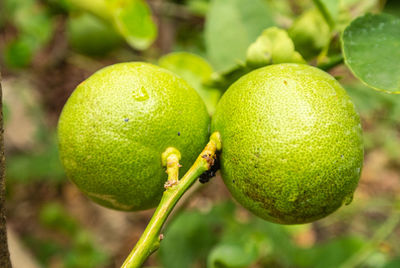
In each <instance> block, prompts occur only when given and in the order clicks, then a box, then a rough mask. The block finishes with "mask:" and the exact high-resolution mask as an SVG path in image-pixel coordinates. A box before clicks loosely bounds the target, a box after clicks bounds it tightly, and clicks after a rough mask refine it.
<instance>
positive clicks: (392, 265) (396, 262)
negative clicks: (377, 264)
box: [383, 257, 400, 268]
mask: <svg viewBox="0 0 400 268" xmlns="http://www.w3.org/2000/svg"><path fill="white" fill-rule="evenodd" d="M397 267H400V258H399V257H397V258H395V259H393V260H391V261H390V262H388V263H386V264H385V266H383V268H397Z"/></svg>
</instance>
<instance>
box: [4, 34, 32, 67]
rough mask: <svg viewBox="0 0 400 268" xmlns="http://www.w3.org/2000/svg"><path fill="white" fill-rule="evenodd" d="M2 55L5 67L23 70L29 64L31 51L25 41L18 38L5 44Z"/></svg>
mask: <svg viewBox="0 0 400 268" xmlns="http://www.w3.org/2000/svg"><path fill="white" fill-rule="evenodd" d="M3 54H4V63H5V64H6V65H7V67H9V68H23V67H26V66H28V65H29V63H30V62H31V59H32V54H33V51H32V47H31V46H30V42H29V41H28V40H27V39H24V38H18V39H16V40H13V41H11V42H9V43H8V44H6V47H5V49H4V51H3Z"/></svg>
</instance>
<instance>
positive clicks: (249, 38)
mask: <svg viewBox="0 0 400 268" xmlns="http://www.w3.org/2000/svg"><path fill="white" fill-rule="evenodd" d="M273 24H274V23H273V20H272V18H271V13H270V11H269V9H268V6H267V4H266V1H262V0H252V1H251V4H249V1H247V0H213V1H212V2H211V6H210V9H209V12H208V14H207V18H206V25H205V41H206V48H207V54H208V58H209V60H210V61H211V63H212V64H213V66H214V67H215V68H216V69H217V71H221V70H227V69H230V68H232V67H233V66H234V65H236V64H237V63H238V62H240V61H241V62H243V61H244V60H245V58H246V50H247V47H248V46H249V45H250V44H251V43H252V42H254V41H255V40H256V38H257V37H258V36H259V35H260V34H261V32H262V30H263V29H265V28H268V27H270V26H272V25H273Z"/></svg>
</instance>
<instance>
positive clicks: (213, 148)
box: [121, 132, 221, 268]
mask: <svg viewBox="0 0 400 268" xmlns="http://www.w3.org/2000/svg"><path fill="white" fill-rule="evenodd" d="M167 150H168V149H167ZM218 150H221V140H220V134H219V133H218V132H215V133H213V134H212V135H211V137H210V141H209V142H208V144H207V145H206V147H205V148H204V149H203V151H202V152H201V153H200V155H199V156H198V157H197V159H196V161H195V162H194V164H193V166H192V167H191V168H190V169H189V170H188V172H187V173H186V174H185V175H184V176H183V177H182V179H181V180H179V181H176V182H174V183H172V181H171V179H172V180H173V179H174V177H177V168H179V162H178V160H179V158H180V156H179V157H178V155H177V153H173V152H172V153H170V154H169V156H167V173H168V181H167V183H166V184H165V188H166V190H165V191H164V193H163V196H162V198H161V201H160V203H159V205H158V207H157V209H156V211H155V212H154V214H153V217H152V218H151V220H150V222H149V224H148V225H147V227H146V229H145V231H144V232H143V234H142V236H141V237H140V239H139V241H138V242H137V244H136V245H135V247H134V248H133V250H132V251H131V253H130V254H129V256H128V257H127V258H126V260H125V262H124V263H123V264H122V266H121V267H122V268H137V267H141V265H142V264H143V263H144V262H145V261H146V259H147V258H148V257H149V256H150V255H151V254H152V253H153V252H154V251H156V250H157V249H158V248H159V246H160V242H161V240H162V239H163V235H162V234H161V233H160V230H161V228H162V226H163V225H164V222H165V220H166V219H167V217H168V215H169V214H170V213H171V211H172V209H173V208H174V206H175V204H176V203H177V202H178V200H179V199H180V198H181V196H182V195H183V194H184V193H185V192H186V190H187V189H189V187H190V186H191V185H192V184H193V183H194V182H195V181H196V179H197V178H198V177H199V176H200V175H201V174H202V173H203V172H204V171H206V170H209V169H210V167H211V166H212V165H213V163H214V159H215V157H216V152H217V151H218ZM163 158H164V159H165V157H164V156H163ZM168 161H169V163H168ZM168 164H170V167H169V168H168Z"/></svg>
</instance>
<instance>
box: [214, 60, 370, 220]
mask: <svg viewBox="0 0 400 268" xmlns="http://www.w3.org/2000/svg"><path fill="white" fill-rule="evenodd" d="M211 128H212V131H219V132H220V134H221V141H222V152H221V174H222V177H223V180H224V182H225V184H226V185H227V187H228V189H229V190H230V192H231V194H232V195H233V197H234V198H235V199H236V200H237V201H238V202H239V203H240V204H242V205H243V206H244V207H245V208H247V209H249V210H250V211H252V212H253V213H254V214H256V215H258V216H259V217H261V218H264V219H266V220H269V221H272V222H276V223H282V224H298V223H306V222H311V221H314V220H317V219H320V218H322V217H324V216H326V215H328V214H330V213H332V212H333V211H335V210H336V209H338V208H339V207H340V206H341V205H342V204H343V203H345V204H348V203H350V202H351V200H352V197H353V193H354V191H355V189H356V187H357V184H358V180H359V178H360V172H361V168H362V162H363V151H364V149H363V142H362V130H361V124H360V118H359V116H358V114H357V112H356V111H355V108H354V105H353V103H352V101H351V100H350V98H349V97H348V95H347V94H346V92H345V90H344V89H343V88H342V87H341V86H340V84H339V83H338V82H337V81H336V80H335V79H334V78H333V77H332V76H330V75H329V74H327V73H325V72H323V71H321V70H319V69H317V68H315V67H311V66H308V65H302V64H277V65H270V66H267V67H264V68H260V69H257V70H255V71H253V72H251V73H249V74H247V75H245V76H243V77H242V78H240V79H239V80H238V81H236V82H235V83H234V84H233V85H232V86H231V87H230V88H229V89H228V90H227V91H226V93H225V94H224V96H223V97H222V98H221V100H220V102H219V104H218V106H217V109H216V112H215V114H214V117H213V119H212V127H211Z"/></svg>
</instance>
